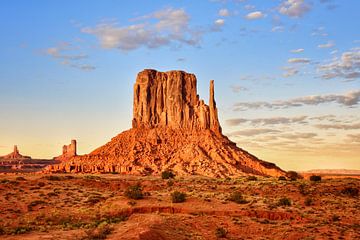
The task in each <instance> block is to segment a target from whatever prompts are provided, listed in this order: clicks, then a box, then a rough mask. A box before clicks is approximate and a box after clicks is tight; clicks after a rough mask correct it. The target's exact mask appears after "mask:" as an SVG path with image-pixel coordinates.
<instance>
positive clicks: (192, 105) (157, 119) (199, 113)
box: [132, 70, 221, 133]
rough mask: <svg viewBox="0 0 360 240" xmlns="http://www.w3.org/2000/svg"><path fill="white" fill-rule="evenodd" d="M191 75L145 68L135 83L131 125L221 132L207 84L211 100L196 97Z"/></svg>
mask: <svg viewBox="0 0 360 240" xmlns="http://www.w3.org/2000/svg"><path fill="white" fill-rule="evenodd" d="M196 82H197V80H196V77H195V75H194V74H190V73H186V72H183V71H169V72H158V71H156V70H144V71H142V72H140V73H139V74H138V76H137V78H136V82H135V85H134V108H133V121H132V126H133V128H141V127H145V128H155V127H171V128H173V129H174V128H175V129H176V128H182V129H188V130H192V129H211V130H213V131H215V132H219V133H220V132H221V128H220V124H219V121H218V118H217V109H216V103H215V100H214V82H213V81H211V84H210V98H209V99H210V102H209V105H206V104H205V103H204V101H203V100H200V99H199V95H197V89H196Z"/></svg>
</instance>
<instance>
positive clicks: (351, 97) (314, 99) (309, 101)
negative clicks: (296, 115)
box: [233, 90, 360, 111]
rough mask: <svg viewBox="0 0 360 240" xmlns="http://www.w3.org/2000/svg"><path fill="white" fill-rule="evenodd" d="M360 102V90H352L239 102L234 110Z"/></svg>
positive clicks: (346, 104) (350, 104)
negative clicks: (272, 100)
mask: <svg viewBox="0 0 360 240" xmlns="http://www.w3.org/2000/svg"><path fill="white" fill-rule="evenodd" d="M359 102H360V90H355V91H350V92H348V93H345V94H328V95H312V96H305V97H299V98H293V99H290V100H279V101H274V102H239V103H235V104H234V109H233V110H234V111H245V110H249V109H261V108H269V109H284V108H289V107H301V106H305V105H319V104H324V103H337V104H339V105H342V106H347V107H353V106H356V105H358V104H359Z"/></svg>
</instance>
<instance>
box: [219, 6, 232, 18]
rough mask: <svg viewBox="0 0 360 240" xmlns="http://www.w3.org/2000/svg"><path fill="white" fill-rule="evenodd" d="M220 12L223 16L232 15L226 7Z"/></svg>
mask: <svg viewBox="0 0 360 240" xmlns="http://www.w3.org/2000/svg"><path fill="white" fill-rule="evenodd" d="M218 14H219V16H221V17H228V16H230V11H229V10H228V9H226V8H223V9H220V10H219V13H218Z"/></svg>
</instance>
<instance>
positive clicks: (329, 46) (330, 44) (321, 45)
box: [318, 41, 335, 48]
mask: <svg viewBox="0 0 360 240" xmlns="http://www.w3.org/2000/svg"><path fill="white" fill-rule="evenodd" d="M334 46H335V43H334V42H332V41H329V42H327V43H324V44H319V45H318V48H332V47H334Z"/></svg>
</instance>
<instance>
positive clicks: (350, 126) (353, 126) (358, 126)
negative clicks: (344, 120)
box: [315, 123, 360, 130]
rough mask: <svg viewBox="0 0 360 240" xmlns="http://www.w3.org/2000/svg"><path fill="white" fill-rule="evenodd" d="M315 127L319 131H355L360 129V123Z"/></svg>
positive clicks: (318, 125)
mask: <svg viewBox="0 0 360 240" xmlns="http://www.w3.org/2000/svg"><path fill="white" fill-rule="evenodd" d="M315 127H317V128H319V129H341V130H354V129H360V123H354V124H316V125H315Z"/></svg>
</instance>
